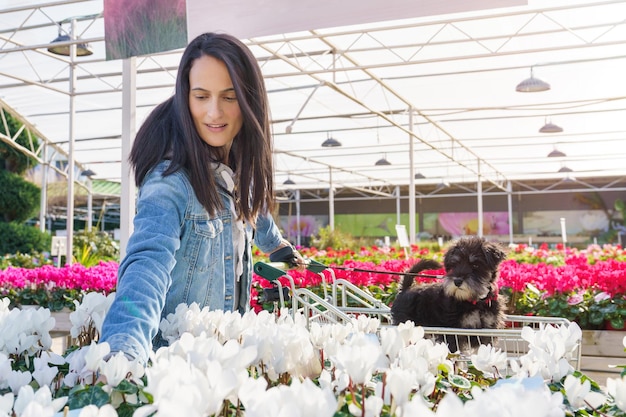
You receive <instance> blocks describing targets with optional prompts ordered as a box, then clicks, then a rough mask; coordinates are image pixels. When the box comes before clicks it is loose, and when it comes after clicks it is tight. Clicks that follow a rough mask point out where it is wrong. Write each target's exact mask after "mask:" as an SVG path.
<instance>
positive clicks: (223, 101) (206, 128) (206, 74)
mask: <svg viewBox="0 0 626 417" xmlns="http://www.w3.org/2000/svg"><path fill="white" fill-rule="evenodd" d="M189 109H190V110H191V117H192V118H193V122H194V125H195V126H196V130H197V131H198V134H199V135H200V137H201V138H202V140H203V141H205V142H206V143H208V144H209V145H211V146H215V147H222V146H224V147H226V153H225V155H228V151H230V146H231V144H232V142H233V139H234V137H235V135H236V134H237V133H238V132H239V130H240V129H241V126H242V124H243V116H242V115H241V109H240V108H239V103H238V102H237V96H236V95H235V89H234V88H233V82H232V80H231V79H230V75H229V74H228V69H227V68H226V64H224V62H222V61H220V60H219V59H217V58H214V57H212V56H208V55H203V56H202V57H200V58H198V59H196V60H195V61H194V62H193V64H192V65H191V69H190V71H189ZM225 162H227V161H225Z"/></svg>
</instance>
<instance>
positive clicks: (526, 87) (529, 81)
mask: <svg viewBox="0 0 626 417" xmlns="http://www.w3.org/2000/svg"><path fill="white" fill-rule="evenodd" d="M549 89H550V84H548V83H547V82H545V81H542V80H540V79H539V78H535V77H533V76H532V75H531V76H530V78H526V79H525V80H524V81H522V82H521V83H519V84H517V87H515V91H519V92H520V93H537V92H540V91H547V90H549Z"/></svg>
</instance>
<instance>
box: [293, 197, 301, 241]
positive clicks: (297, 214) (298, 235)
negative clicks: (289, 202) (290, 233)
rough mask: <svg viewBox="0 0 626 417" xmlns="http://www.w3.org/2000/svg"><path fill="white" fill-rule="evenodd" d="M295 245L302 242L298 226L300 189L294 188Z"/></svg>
mask: <svg viewBox="0 0 626 417" xmlns="http://www.w3.org/2000/svg"><path fill="white" fill-rule="evenodd" d="M295 198H296V246H300V245H301V243H300V242H302V229H301V228H300V190H296V194H295Z"/></svg>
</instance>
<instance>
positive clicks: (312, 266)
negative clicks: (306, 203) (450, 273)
mask: <svg viewBox="0 0 626 417" xmlns="http://www.w3.org/2000/svg"><path fill="white" fill-rule="evenodd" d="M306 261H307V262H308V264H307V266H306V269H307V270H309V271H311V272H315V273H320V272H323V271H324V270H325V269H340V270H342V271H350V272H371V273H376V274H389V275H402V276H404V275H409V276H413V277H420V278H432V279H441V278H443V275H431V274H422V273H419V272H397V271H386V270H377V269H366V268H351V267H347V266H328V265H324V264H323V263H320V262H317V261H315V260H313V259H307V260H306ZM296 266H297V264H296V263H295V262H257V263H255V264H254V272H256V273H257V274H258V275H260V276H262V277H264V278H266V279H269V280H270V281H272V280H274V279H277V278H279V277H281V276H283V275H284V274H285V272H284V271H285V270H287V269H290V268H294V267H296Z"/></svg>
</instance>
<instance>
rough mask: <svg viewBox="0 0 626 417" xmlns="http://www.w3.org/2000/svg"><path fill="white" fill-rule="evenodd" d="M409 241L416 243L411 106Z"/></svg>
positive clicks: (413, 140) (410, 116)
mask: <svg viewBox="0 0 626 417" xmlns="http://www.w3.org/2000/svg"><path fill="white" fill-rule="evenodd" d="M409 130H410V131H411V134H409V243H410V244H411V245H414V244H415V235H416V233H415V164H414V160H413V159H414V158H413V156H414V155H413V154H414V149H413V148H414V145H413V144H414V142H415V138H414V137H413V108H412V107H411V108H409Z"/></svg>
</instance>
